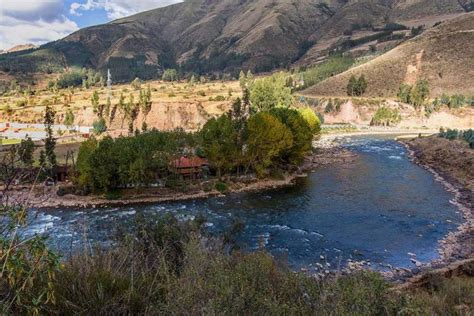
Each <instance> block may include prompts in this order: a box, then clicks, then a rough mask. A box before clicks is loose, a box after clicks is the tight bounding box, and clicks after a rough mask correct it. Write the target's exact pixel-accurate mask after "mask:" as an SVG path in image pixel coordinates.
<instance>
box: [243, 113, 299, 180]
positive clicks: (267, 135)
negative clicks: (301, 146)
mask: <svg viewBox="0 0 474 316" xmlns="http://www.w3.org/2000/svg"><path fill="white" fill-rule="evenodd" d="M292 146H293V136H292V134H291V131H290V130H289V129H288V128H287V127H286V126H285V125H284V124H283V123H282V122H280V120H279V119H277V118H276V117H274V116H273V115H271V114H270V113H267V112H260V113H258V114H255V115H253V116H252V117H250V119H249V120H248V122H247V149H246V153H245V154H246V157H247V163H248V165H249V166H251V167H253V169H254V170H255V171H256V172H257V174H258V175H259V176H263V175H264V174H265V173H266V171H267V169H268V168H269V167H272V166H275V165H276V164H277V162H276V161H275V159H276V158H277V157H278V156H280V155H281V154H282V153H284V152H285V151H287V150H289V149H290V148H291V147H292Z"/></svg>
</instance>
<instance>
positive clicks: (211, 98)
mask: <svg viewBox="0 0 474 316" xmlns="http://www.w3.org/2000/svg"><path fill="white" fill-rule="evenodd" d="M209 101H219V102H222V101H225V97H224V96H222V95H217V96H215V97H214V98H213V97H210V98H209Z"/></svg>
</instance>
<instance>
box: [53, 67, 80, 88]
mask: <svg viewBox="0 0 474 316" xmlns="http://www.w3.org/2000/svg"><path fill="white" fill-rule="evenodd" d="M83 76H84V74H83V72H81V71H78V70H72V71H69V72H65V73H63V74H61V76H59V79H58V83H57V85H58V87H59V88H62V89H65V88H69V87H79V86H81V85H82V78H83Z"/></svg>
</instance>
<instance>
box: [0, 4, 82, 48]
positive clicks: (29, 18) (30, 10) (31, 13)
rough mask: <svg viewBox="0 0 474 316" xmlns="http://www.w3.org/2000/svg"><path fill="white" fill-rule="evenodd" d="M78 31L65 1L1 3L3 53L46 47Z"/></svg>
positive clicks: (0, 20) (0, 32)
mask: <svg viewBox="0 0 474 316" xmlns="http://www.w3.org/2000/svg"><path fill="white" fill-rule="evenodd" d="M77 29H78V27H77V24H76V23H75V22H73V21H71V20H69V19H68V18H67V17H66V16H65V15H64V4H63V1H62V0H21V1H19V0H0V49H8V48H11V47H13V46H15V45H20V44H29V43H32V44H35V45H39V44H43V43H45V42H49V41H53V40H57V39H59V38H62V37H64V36H66V35H68V34H70V33H72V32H74V31H76V30H77Z"/></svg>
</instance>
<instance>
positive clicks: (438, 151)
mask: <svg viewBox="0 0 474 316" xmlns="http://www.w3.org/2000/svg"><path fill="white" fill-rule="evenodd" d="M399 141H400V142H401V143H402V144H404V145H405V146H406V147H407V149H408V151H409V156H410V159H411V160H412V161H413V162H414V163H416V164H418V165H420V166H421V167H423V168H425V169H426V170H428V171H429V172H431V173H432V174H433V175H434V177H435V180H436V181H438V182H441V183H443V185H444V186H445V188H446V190H448V191H450V192H453V193H454V195H455V197H454V199H453V200H451V201H450V203H452V204H453V205H455V206H457V207H458V209H459V211H460V212H461V213H462V216H463V219H464V222H463V223H461V224H460V225H459V226H458V229H457V230H456V231H455V232H451V233H449V234H448V235H447V236H446V237H445V238H444V239H442V240H441V241H440V243H439V248H438V253H439V254H440V259H438V260H435V261H433V262H430V263H428V264H426V265H422V264H419V263H418V262H416V258H413V260H414V262H415V263H416V264H417V266H418V269H415V270H412V271H399V272H401V273H398V275H396V276H392V277H394V278H398V279H409V277H410V276H413V274H416V276H415V277H414V280H415V281H416V280H418V279H419V275H423V273H426V272H428V271H431V270H433V269H440V268H441V269H444V270H446V267H449V266H452V265H453V264H454V265H455V263H456V262H459V261H461V262H463V261H466V260H467V261H469V262H472V260H473V259H474V246H473V245H474V214H473V202H474V150H473V149H471V148H469V146H468V145H467V143H465V142H463V141H450V140H447V139H444V138H440V137H437V136H436V135H435V136H430V137H425V138H413V139H402V140H399ZM416 270H418V271H416ZM444 270H443V271H444ZM414 272H415V273H414Z"/></svg>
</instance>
